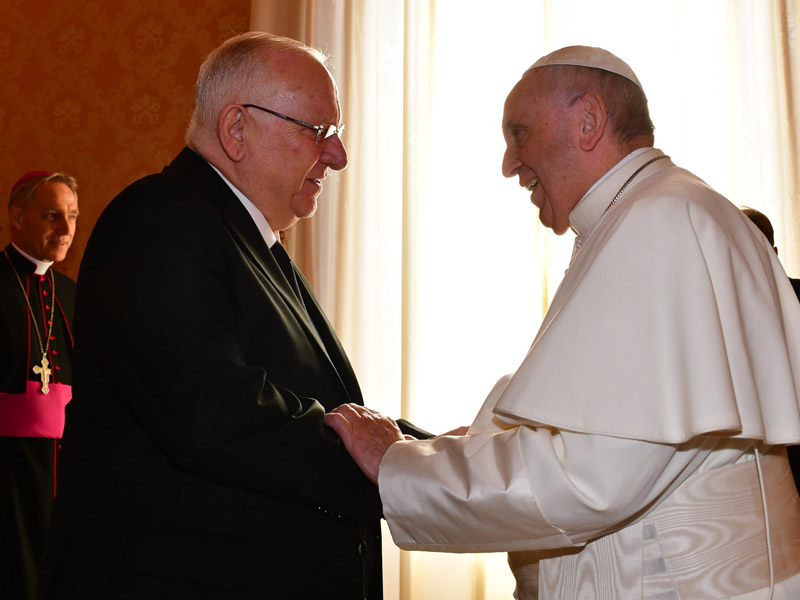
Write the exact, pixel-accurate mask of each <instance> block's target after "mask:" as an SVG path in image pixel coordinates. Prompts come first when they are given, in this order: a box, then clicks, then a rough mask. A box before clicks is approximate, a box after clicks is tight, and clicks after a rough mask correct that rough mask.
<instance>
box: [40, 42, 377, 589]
mask: <svg viewBox="0 0 800 600" xmlns="http://www.w3.org/2000/svg"><path fill="white" fill-rule="evenodd" d="M343 128H344V125H343V124H342V115H341V110H340V106H339V99H338V92H337V87H336V84H335V82H334V80H333V78H332V77H331V74H330V73H329V71H328V70H327V68H326V67H325V56H324V55H322V53H321V52H319V51H317V50H315V49H313V48H310V47H308V46H305V45H304V44H301V43H299V42H297V41H295V40H291V39H288V38H282V37H278V36H274V35H271V34H267V33H261V32H250V33H246V34H241V35H238V36H235V37H232V38H230V39H229V40H227V41H226V42H224V43H223V44H222V45H221V46H220V47H219V48H217V49H216V50H214V51H213V52H212V53H211V54H210V55H209V57H208V58H207V60H206V61H205V62H204V63H203V65H202V66H201V68H200V74H199V77H198V81H197V95H196V104H195V112H194V114H193V118H192V121H191V124H190V125H189V129H188V131H187V135H186V141H187V145H188V147H187V148H184V149H183V150H182V151H181V152H180V153H179V155H178V156H177V157H176V158H175V159H174V160H173V161H172V163H171V164H170V165H169V166H167V167H165V168H164V170H163V171H162V172H161V173H159V174H155V175H150V176H148V177H145V178H143V179H140V180H139V181H137V182H134V183H133V184H131V185H130V186H129V187H128V188H126V189H125V190H123V191H122V192H121V193H120V194H119V195H118V196H117V197H116V198H115V199H114V200H112V201H111V203H110V204H109V206H108V207H107V208H106V209H105V211H104V212H103V214H102V215H101V216H100V219H99V220H98V222H97V225H96V226H95V227H94V230H93V231H92V235H91V237H90V239H89V243H88V245H87V247H86V252H85V254H84V256H83V261H82V263H81V268H80V273H79V277H78V288H77V298H76V304H75V328H74V332H75V377H74V390H73V391H74V394H73V400H72V402H71V403H70V405H69V408H68V410H67V415H66V429H65V433H64V439H63V454H62V458H63V462H62V468H63V470H62V471H60V472H59V479H58V485H59V491H58V495H57V497H56V500H55V506H54V510H53V521H52V528H51V532H50V539H49V542H48V545H47V548H46V550H45V557H44V560H43V564H42V575H41V576H40V579H39V585H40V589H39V597H40V598H49V599H56V598H63V599H80V600H120V599H128V598H129V599H137V600H141V599H155V598H159V599H161V600H165V599H179V600H210V599H219V600H241V599H252V600H256V599H258V600H265V599H268V598H274V599H276V600H278V599H280V600H288V599H302V600H310V599H315V600H316V599H320V600H322V599H341V600H355V599H369V600H378V599H380V598H382V582H381V539H380V522H379V519H380V517H381V512H382V511H381V503H380V498H379V496H378V493H377V490H376V489H375V488H374V486H373V485H372V484H371V483H370V482H369V481H368V480H367V479H366V478H365V477H364V475H363V474H362V473H361V471H360V470H359V469H358V467H357V466H356V464H355V463H354V462H353V460H352V459H351V458H350V456H349V455H348V453H347V451H346V449H345V448H344V445H343V444H342V442H341V440H340V439H339V438H338V436H336V435H335V434H333V433H332V432H331V430H330V429H329V428H327V427H326V426H325V422H324V414H325V412H326V411H329V410H331V409H333V408H335V407H336V406H338V405H340V404H342V403H345V402H355V403H359V404H360V403H361V402H362V397H361V391H360V388H359V385H358V382H357V380H356V376H355V373H354V372H353V369H352V367H351V365H350V362H349V360H348V358H347V356H346V354H345V352H344V349H343V348H342V346H341V344H340V342H339V340H338V339H337V336H336V333H335V332H334V330H333V328H332V327H331V325H330V323H329V322H328V320H327V319H326V317H325V315H324V314H323V312H322V310H321V308H320V306H319V304H318V303H317V300H316V297H315V296H314V293H313V291H312V290H311V287H310V285H309V284H308V282H307V281H306V280H305V278H304V277H303V275H302V273H301V272H300V271H299V269H297V267H296V266H295V265H294V264H293V263H292V262H291V261H290V259H289V257H288V255H287V253H286V251H285V250H283V247H282V246H281V242H280V237H281V232H283V231H285V230H286V229H288V228H289V227H291V226H292V225H294V224H295V223H296V222H297V221H298V220H299V219H301V218H307V217H310V216H311V215H313V214H314V211H315V210H316V207H317V197H318V196H319V194H320V192H321V190H322V186H323V182H324V180H325V178H326V176H327V175H328V174H329V172H331V171H339V170H341V169H343V168H344V167H345V166H346V165H347V152H346V151H345V147H344V145H343V143H342V140H341V138H340V135H341V133H342V130H343Z"/></svg>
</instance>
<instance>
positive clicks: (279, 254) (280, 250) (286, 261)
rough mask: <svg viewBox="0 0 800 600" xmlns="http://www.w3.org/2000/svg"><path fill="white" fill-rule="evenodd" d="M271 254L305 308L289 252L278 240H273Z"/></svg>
mask: <svg viewBox="0 0 800 600" xmlns="http://www.w3.org/2000/svg"><path fill="white" fill-rule="evenodd" d="M270 250H271V251H272V256H274V257H275V260H276V261H278V265H280V268H281V271H283V274H284V275H285V276H286V279H287V281H288V282H289V285H290V286H291V287H292V289H293V290H294V294H295V296H297V299H298V300H299V301H300V304H301V305H303V308H305V304H304V303H303V295H302V294H301V293H300V284H299V283H298V282H297V277H296V276H295V274H294V267H293V266H292V259H291V258H289V254H288V253H287V252H286V249H285V248H284V247H283V246H282V245H281V243H280V242H275V243H274V244H272V248H270Z"/></svg>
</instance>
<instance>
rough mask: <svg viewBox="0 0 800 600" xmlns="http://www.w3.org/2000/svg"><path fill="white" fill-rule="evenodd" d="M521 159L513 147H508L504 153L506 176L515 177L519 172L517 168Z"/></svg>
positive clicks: (504, 171)
mask: <svg viewBox="0 0 800 600" xmlns="http://www.w3.org/2000/svg"><path fill="white" fill-rule="evenodd" d="M520 164H521V163H520V162H519V159H518V158H517V153H516V152H515V151H514V149H513V148H511V147H508V146H507V147H506V152H505V154H503V165H502V169H503V176H505V177H514V175H516V174H517V170H518V169H519V167H520Z"/></svg>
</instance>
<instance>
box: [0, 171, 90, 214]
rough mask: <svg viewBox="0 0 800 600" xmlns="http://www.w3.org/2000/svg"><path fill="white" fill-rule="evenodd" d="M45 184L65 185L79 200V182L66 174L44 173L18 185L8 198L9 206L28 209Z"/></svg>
mask: <svg viewBox="0 0 800 600" xmlns="http://www.w3.org/2000/svg"><path fill="white" fill-rule="evenodd" d="M43 183H63V184H64V185H66V186H67V187H68V188H69V189H71V190H72V193H73V194H75V199H76V200H77V199H78V182H77V181H76V180H75V178H74V177H73V176H72V175H67V174H66V173H59V172H55V173H43V174H42V175H38V176H36V177H31V178H29V179H25V181H23V182H22V183H20V184H18V185H16V186H15V187H14V188H13V189H12V190H11V195H10V196H9V198H8V206H9V207H10V206H12V205H16V206H19V207H20V208H28V205H29V204H30V203H31V200H33V197H34V196H35V195H36V190H38V189H39V186H40V185H42V184H43Z"/></svg>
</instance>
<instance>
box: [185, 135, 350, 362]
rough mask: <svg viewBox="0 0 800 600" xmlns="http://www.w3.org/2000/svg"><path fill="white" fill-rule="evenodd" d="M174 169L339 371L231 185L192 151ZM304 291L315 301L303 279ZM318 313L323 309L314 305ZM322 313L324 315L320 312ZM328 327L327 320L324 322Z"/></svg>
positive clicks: (186, 151) (187, 151)
mask: <svg viewBox="0 0 800 600" xmlns="http://www.w3.org/2000/svg"><path fill="white" fill-rule="evenodd" d="M172 166H173V167H174V168H176V169H178V170H179V171H181V172H183V173H186V174H187V175H188V176H189V178H190V179H191V180H192V185H193V186H194V187H195V189H196V190H197V194H198V196H199V197H201V198H203V199H204V200H205V201H206V202H207V203H208V204H210V205H211V206H213V208H214V212H216V213H217V214H218V215H219V216H220V218H221V220H222V222H223V224H224V225H225V227H226V229H227V230H228V232H229V233H230V235H231V238H232V240H233V242H234V243H235V244H236V246H237V247H238V248H239V249H240V250H241V251H242V253H243V254H244V255H246V256H247V257H248V259H249V260H250V261H251V262H252V263H253V264H254V265H255V266H256V268H257V269H258V270H259V271H260V272H261V273H262V274H263V275H264V276H265V278H266V279H267V280H268V281H269V283H270V284H271V285H272V286H273V287H274V289H275V291H276V292H277V293H278V294H279V295H280V296H281V298H283V300H284V302H285V303H286V304H287V305H288V306H289V308H290V309H291V311H292V313H294V316H295V318H296V319H297V321H298V323H299V324H300V326H301V328H302V329H303V331H304V332H305V334H306V335H307V336H308V337H310V338H311V339H313V340H315V341H316V343H317V345H318V346H319V349H320V350H321V351H322V353H323V354H324V355H325V357H326V358H327V359H328V361H329V362H330V363H331V365H333V366H334V368H335V369H337V370H338V368H337V365H336V364H335V363H334V361H333V360H332V358H331V356H330V353H329V352H328V348H327V347H326V345H325V343H324V342H323V340H322V338H321V337H320V334H319V332H318V331H317V329H316V328H315V326H314V324H313V323H312V321H311V319H310V317H309V315H308V313H307V312H306V310H305V308H304V307H303V306H302V305H301V304H300V301H299V300H298V298H297V296H296V295H295V293H294V291H293V290H292V288H291V287H290V285H289V283H288V282H287V281H286V277H285V276H284V274H283V271H281V268H280V266H279V265H278V263H277V261H276V260H275V258H274V257H273V256H272V252H270V250H269V248H268V247H267V244H266V242H265V241H264V238H263V237H262V236H261V232H259V231H258V227H256V224H255V223H254V222H253V219H252V218H251V217H250V215H249V213H248V212H247V209H245V207H244V206H242V203H241V202H240V201H239V199H238V198H237V197H236V195H235V194H234V193H233V191H232V190H231V189H230V188H229V187H228V185H227V184H226V183H225V182H224V181H223V180H222V179H221V178H220V177H219V175H217V173H216V172H215V171H214V169H212V168H211V166H210V165H209V164H208V163H207V162H206V161H205V159H203V158H202V157H201V156H200V155H198V154H196V153H195V152H194V151H192V150H189V149H188V148H186V149H184V150H183V151H182V152H181V153H180V154H179V155H178V156H177V158H176V159H175V160H174V161H173V162H172ZM301 280H302V282H303V283H302V284H301V287H304V288H305V291H306V296H307V297H311V298H313V294H311V292H310V288H308V282H306V280H305V278H301ZM314 306H315V308H316V309H317V310H319V307H318V306H317V305H316V302H314ZM320 312H321V311H320ZM324 322H325V324H326V326H329V325H328V324H327V320H325V321H324Z"/></svg>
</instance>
